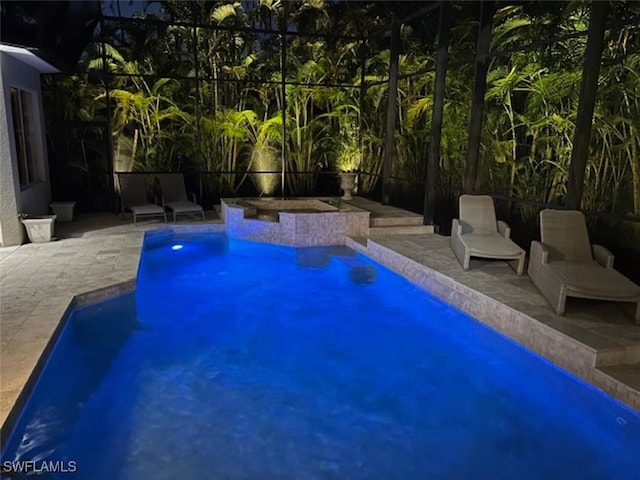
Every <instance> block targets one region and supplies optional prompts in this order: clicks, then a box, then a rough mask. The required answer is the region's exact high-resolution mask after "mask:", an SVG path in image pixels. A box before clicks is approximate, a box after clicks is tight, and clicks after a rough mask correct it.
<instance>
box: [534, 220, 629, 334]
mask: <svg viewBox="0 0 640 480" xmlns="http://www.w3.org/2000/svg"><path fill="white" fill-rule="evenodd" d="M540 234H541V237H542V242H538V241H533V242H531V258H530V259H529V271H528V273H529V276H530V277H531V280H532V281H533V283H534V285H535V286H536V287H537V288H538V290H540V292H541V293H542V295H543V296H544V297H545V298H546V299H547V302H549V305H551V308H553V309H554V310H555V312H556V313H557V314H558V315H563V314H564V312H565V308H566V301H567V297H579V298H590V299H594V300H611V301H614V302H629V303H637V305H636V310H635V317H634V318H635V321H636V323H640V286H638V285H636V284H635V283H633V282H632V281H631V280H629V279H628V278H627V277H625V276H624V275H622V274H621V273H620V272H617V271H616V270H614V269H613V255H612V254H611V252H609V250H607V249H606V248H604V247H603V246H601V245H591V244H590V242H589V234H588V232H587V224H586V221H585V218H584V215H583V214H582V212H579V211H576V210H548V209H547V210H543V211H542V212H540Z"/></svg>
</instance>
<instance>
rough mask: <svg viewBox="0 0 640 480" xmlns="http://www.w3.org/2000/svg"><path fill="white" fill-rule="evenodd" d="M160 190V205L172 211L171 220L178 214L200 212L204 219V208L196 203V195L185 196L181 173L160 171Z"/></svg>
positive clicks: (174, 219)
mask: <svg viewBox="0 0 640 480" xmlns="http://www.w3.org/2000/svg"><path fill="white" fill-rule="evenodd" d="M158 180H159V181H160V190H161V191H162V205H163V206H164V207H167V208H169V209H170V210H171V211H172V212H173V221H174V222H175V221H176V215H178V214H194V213H195V214H200V215H202V220H204V210H203V209H202V207H201V206H200V205H198V204H197V203H196V196H195V195H194V194H191V200H189V198H188V197H187V191H186V190H185V188H184V176H183V175H182V174H181V173H160V174H158Z"/></svg>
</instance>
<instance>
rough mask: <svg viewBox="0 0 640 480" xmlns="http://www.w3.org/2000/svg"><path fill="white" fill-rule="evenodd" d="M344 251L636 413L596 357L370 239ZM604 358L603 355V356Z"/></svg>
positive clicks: (636, 398)
mask: <svg viewBox="0 0 640 480" xmlns="http://www.w3.org/2000/svg"><path fill="white" fill-rule="evenodd" d="M346 245H347V246H349V247H351V248H353V249H354V250H356V251H358V252H360V253H362V254H363V255H365V256H367V257H369V258H371V259H372V260H374V261H376V262H378V263H380V264H381V265H383V266H385V267H386V268H389V269H390V270H392V271H394V272H395V273H398V274H399V275H401V276H403V277H404V278H406V279H407V280H409V281H410V282H412V283H414V284H415V285H417V286H419V287H420V288H422V289H424V290H426V291H428V292H429V293H431V294H433V295H435V296H436V297H438V298H440V299H441V300H443V301H445V302H447V303H449V304H450V305H452V306H454V307H456V308H458V309H460V310H462V311H463V312H464V313H466V314H468V315H470V316H471V317H473V318H474V319H476V320H477V321H479V322H480V323H482V324H483V325H486V326H488V327H489V328H491V329H493V330H495V331H496V332H498V333H499V334H501V335H504V336H505V337H507V338H509V339H511V340H513V341H514V342H516V343H517V344H519V345H520V346H522V347H524V348H526V349H528V350H530V351H532V352H534V353H535V354H537V355H539V356H541V357H542V358H543V359H545V360H547V361H549V362H551V363H552V364H554V365H555V366H557V367H559V368H561V369H563V370H565V371H567V372H568V373H570V374H572V375H574V376H576V377H578V379H580V380H582V381H584V382H586V383H587V384H589V385H590V386H592V387H594V388H596V389H598V390H600V391H602V392H604V393H606V394H608V395H610V396H611V397H612V398H614V399H615V400H617V401H618V402H620V403H622V404H624V405H626V406H628V407H629V408H631V409H633V410H635V411H637V412H640V392H639V391H638V390H636V389H634V388H632V387H631V386H629V385H627V384H626V383H623V382H622V381H620V380H618V379H616V378H614V377H612V376H611V375H609V374H607V373H606V372H605V371H603V370H600V369H598V366H600V365H599V363H598V356H599V353H601V352H599V351H597V350H596V349H594V348H592V347H590V346H589V345H586V344H585V343H582V342H580V341H578V340H576V339H574V338H571V337H570V336H568V335H565V334H563V333H562V332H559V331H557V330H555V329H553V328H552V327H549V326H547V325H545V324H544V323H542V322H540V321H538V320H536V319H535V318H532V317H530V316H528V315H526V314H525V313H523V312H520V311H518V310H516V309H513V308H511V307H509V306H508V305H506V304H504V303H502V302H499V301H497V300H495V299H492V298H490V297H489V296H487V295H484V294H483V293H481V292H479V291H477V290H474V289H473V288H470V287H468V286H466V285H463V284H462V283H459V282H457V281H456V280H454V279H453V278H450V277H448V276H447V275H445V274H442V273H440V272H438V271H436V270H434V269H431V268H429V267H428V266H426V265H423V264H421V263H419V262H417V261H415V260H412V259H410V258H408V257H406V256H404V255H402V254H401V253H398V252H396V251H394V250H392V249H391V248H388V247H386V246H383V245H381V244H378V243H376V241H375V240H372V239H368V240H367V242H366V245H363V244H362V243H361V242H358V241H357V240H355V239H351V238H348V239H347V242H346ZM603 354H604V355H606V354H607V353H606V352H603Z"/></svg>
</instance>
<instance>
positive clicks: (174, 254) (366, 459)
mask: <svg viewBox="0 0 640 480" xmlns="http://www.w3.org/2000/svg"><path fill="white" fill-rule="evenodd" d="M639 452H640V416H639V415H638V414H637V413H636V412H633V411H631V410H630V409H627V408H626V407H623V406H622V405H620V404H619V403H617V402H615V401H613V400H611V399H610V398H608V397H607V396H605V395H604V394H601V393H599V392H597V391H595V390H594V389H592V388H590V387H588V386H586V385H585V384H583V383H582V382H580V381H578V380H576V379H574V378H573V377H570V376H569V375H567V374H566V373H564V372H562V371H560V370H558V369H556V368H554V367H552V366H550V365H549V364H547V363H546V362H544V361H543V360H541V359H540V358H538V357H537V356H534V355H532V354H531V353H529V352H527V351H525V350H523V349H522V348H520V347H518V346H517V345H515V344H514V343H512V342H510V341H509V340H507V339H505V338H503V337H501V336H499V335H497V334H495V333H494V332H492V331H490V330H488V329H487V328H485V327H483V326H482V325H480V324H479V323H478V322H476V321H474V320H473V319H471V318H469V317H467V316H465V315H464V314H462V313H460V312H459V311H457V310H455V309H454V308H452V307H450V306H447V305H446V304H444V303H442V302H440V301H439V300H437V299H435V298H434V297H432V296H430V295H428V294H427V293H425V292H423V291H421V290H420V289H418V288H416V287H414V286H413V285H411V284H410V283H408V282H406V281H405V280H403V279H402V278H400V277H398V276H397V275H395V274H393V273H391V272H389V271H388V270H386V269H384V268H382V267H381V266H379V265H377V264H375V263H373V262H371V261H369V260H367V259H366V258H365V257H362V256H359V255H355V254H354V253H353V252H352V251H349V250H348V249H345V248H344V247H331V248H305V249H297V250H296V249H293V248H288V247H279V246H272V245H264V244H257V243H251V242H246V241H239V240H230V239H227V238H226V237H225V236H224V235H222V234H209V235H206V236H203V235H199V236H198V235H195V236H194V235H173V236H161V237H151V238H148V239H147V241H146V242H145V248H144V251H143V256H142V260H141V264H140V270H139V276H138V287H137V291H136V294H135V295H133V294H131V295H125V296H122V297H119V298H116V299H113V300H109V301H106V302H103V303H101V304H98V305H94V306H90V307H87V308H83V309H78V310H76V311H75V312H74V313H73V315H72V317H71V318H70V320H69V322H68V324H67V326H66V327H65V329H64V331H63V333H62V335H61V337H60V339H59V340H58V343H57V344H56V347H55V349H54V350H53V353H52V354H51V357H50V359H49V361H48V363H47V365H46V367H45V369H44V370H43V372H42V375H41V377H40V379H39V380H38V383H37V384H36V387H35V389H34V391H33V393H32V395H31V397H30V400H29V402H28V404H27V406H26V407H25V410H24V412H23V414H22V416H21V418H20V419H19V421H18V423H17V425H16V427H15V429H14V432H13V433H12V436H11V437H10V439H9V441H8V443H7V445H6V448H5V451H4V452H3V455H2V460H3V461H7V460H34V461H35V462H36V465H38V463H37V462H43V461H59V462H62V464H64V465H67V466H68V465H69V463H70V462H74V464H73V465H74V466H75V471H74V472H73V473H67V474H61V473H53V474H52V473H48V474H47V475H49V476H45V477H44V478H73V479H78V480H79V479H90V480H99V479H111V480H113V479H117V480H124V479H127V480H128V479H131V480H138V479H238V480H240V479H252V480H253V479H256V480H269V479H274V480H275V479H278V480H280V479H381V480H396V479H397V480H413V479H420V480H425V479H428V480H431V479H491V480H493V479H510V480H511V479H563V480H568V479H585V480H587V479H594V480H603V479H615V480H624V479H637V478H638V472H639V471H640V453H639ZM64 462H66V463H64ZM29 478H33V477H29Z"/></svg>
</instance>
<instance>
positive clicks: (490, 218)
mask: <svg viewBox="0 0 640 480" xmlns="http://www.w3.org/2000/svg"><path fill="white" fill-rule="evenodd" d="M510 235H511V229H510V228H509V226H508V225H507V224H506V223H505V222H502V221H496V211H495V207H494V205H493V199H492V198H491V197H490V196H489V195H462V196H461V197H460V219H457V218H454V219H453V222H452V226H451V249H452V250H453V253H455V255H456V257H457V258H458V261H459V262H460V264H461V265H462V268H464V269H465V270H468V269H469V262H470V260H471V257H482V258H495V259H501V260H509V264H510V265H511V267H512V268H513V269H514V270H515V271H516V273H517V274H518V275H522V274H523V273H524V259H525V251H524V250H523V249H522V248H520V247H519V246H518V245H516V243H515V242H513V241H512V240H511V239H510V238H509V236H510Z"/></svg>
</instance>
